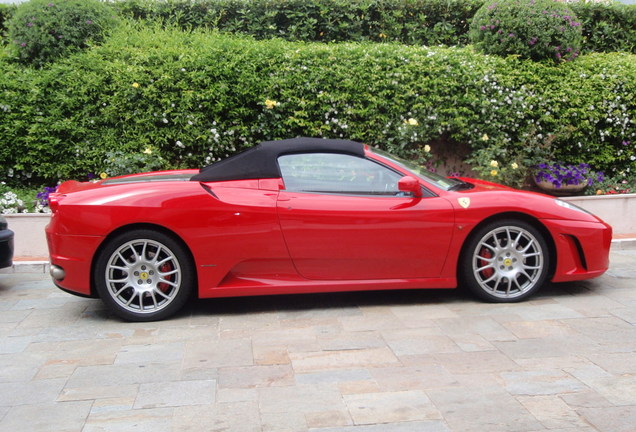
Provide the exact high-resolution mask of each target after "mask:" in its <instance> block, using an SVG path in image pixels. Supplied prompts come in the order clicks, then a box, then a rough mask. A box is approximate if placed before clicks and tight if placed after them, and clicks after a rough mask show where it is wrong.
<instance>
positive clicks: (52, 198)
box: [49, 193, 66, 213]
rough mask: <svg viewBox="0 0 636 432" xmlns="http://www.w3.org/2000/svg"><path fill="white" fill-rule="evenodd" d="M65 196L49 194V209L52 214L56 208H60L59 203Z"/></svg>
mask: <svg viewBox="0 0 636 432" xmlns="http://www.w3.org/2000/svg"><path fill="white" fill-rule="evenodd" d="M65 196H66V195H64V194H59V193H52V194H49V208H50V209H51V211H52V212H53V213H55V212H56V211H57V208H58V207H59V206H60V201H62V200H63V199H64V197H65Z"/></svg>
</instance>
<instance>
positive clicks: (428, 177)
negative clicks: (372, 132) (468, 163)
mask: <svg viewBox="0 0 636 432" xmlns="http://www.w3.org/2000/svg"><path fill="white" fill-rule="evenodd" d="M372 151H373V153H377V154H379V155H380V156H382V157H384V158H386V159H388V160H390V161H391V162H393V163H394V164H396V165H398V166H400V167H402V168H404V169H406V170H408V171H410V172H412V173H413V174H415V175H416V176H417V177H419V178H420V179H422V180H424V181H425V182H428V183H431V184H433V185H435V186H437V187H438V188H440V189H444V190H450V189H451V188H452V187H453V186H456V185H458V184H461V183H462V182H461V181H460V180H455V179H450V178H448V177H444V176H441V175H439V174H436V173H434V172H431V171H429V170H427V169H426V168H424V167H423V166H420V165H417V164H416V163H413V162H411V161H408V160H406V159H402V158H401V157H399V156H395V155H393V154H391V153H388V152H385V151H384V150H380V149H377V148H375V147H373V148H372Z"/></svg>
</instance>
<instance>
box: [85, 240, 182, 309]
mask: <svg viewBox="0 0 636 432" xmlns="http://www.w3.org/2000/svg"><path fill="white" fill-rule="evenodd" d="M95 272H96V273H95V282H96V283H95V286H96V289H97V292H98V293H99V296H100V297H101V299H102V301H104V303H106V305H108V306H109V307H110V308H111V310H112V311H113V312H114V313H115V314H117V315H118V316H120V317H121V318H123V319H126V320H129V321H154V320H160V319H163V318H166V317H168V316H170V315H172V314H174V313H175V312H177V311H178V310H179V309H181V307H182V306H183V305H184V303H185V302H186V301H187V300H188V297H189V296H190V293H191V292H192V289H193V286H194V272H193V265H192V260H191V259H190V256H189V254H188V253H187V252H186V250H185V249H184V247H183V246H182V245H181V244H180V243H179V242H177V241H175V240H174V239H173V238H171V237H169V236H167V235H165V234H163V233H160V232H157V231H152V230H133V231H128V232H125V233H122V234H120V235H118V236H116V237H114V238H112V239H111V240H110V241H108V243H107V244H106V245H105V246H104V248H103V249H102V251H101V253H100V255H99V257H98V259H97V263H96V266H95Z"/></svg>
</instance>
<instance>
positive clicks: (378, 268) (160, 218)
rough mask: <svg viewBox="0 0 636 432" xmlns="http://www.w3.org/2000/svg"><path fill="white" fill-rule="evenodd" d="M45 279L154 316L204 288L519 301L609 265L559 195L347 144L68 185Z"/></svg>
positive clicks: (131, 315) (593, 227) (273, 150)
mask: <svg viewBox="0 0 636 432" xmlns="http://www.w3.org/2000/svg"><path fill="white" fill-rule="evenodd" d="M50 205H51V209H52V210H53V216H52V219H51V223H50V224H49V225H48V226H47V228H46V234H47V241H48V246H49V252H50V259H51V276H52V277H53V279H54V281H55V284H56V285H57V286H58V287H59V288H61V289H63V290H65V291H68V292H71V293H73V294H77V295H82V296H90V297H100V298H101V299H102V301H104V302H105V303H106V304H107V305H108V306H109V307H110V308H111V309H112V311H113V312H114V313H115V314H117V315H118V316H120V317H122V318H124V319H127V320H132V321H150V320H158V319H162V318H165V317H168V316H170V315H172V314H174V313H175V312H177V311H178V310H179V309H180V308H181V307H182V306H183V305H184V303H185V302H186V300H187V299H188V298H189V297H190V296H191V295H193V294H194V295H197V296H198V297H200V298H209V297H226V296H249V295H262V294H288V293H310V292H328V291H351V290H379V289H404V288H454V287H456V286H458V284H461V285H464V286H466V287H468V288H469V289H470V290H472V291H473V292H474V293H475V294H476V295H477V296H479V297H481V298H482V299H485V300H487V301H493V302H515V301H519V300H522V299H525V298H526V297H528V296H530V295H532V294H533V293H535V292H536V291H537V290H538V289H539V288H540V287H541V285H542V284H543V283H544V282H545V281H546V280H551V281H554V282H561V281H574V280H581V279H588V278H593V277H596V276H599V275H601V274H602V273H603V272H604V271H605V270H607V267H608V263H609V262H608V256H609V248H610V242H611V237H612V229H611V227H610V226H609V225H607V224H606V223H604V222H603V221H601V220H600V219H598V218H597V217H595V216H593V215H591V214H589V213H588V212H586V211H585V210H582V209H580V208H578V207H576V206H573V205H571V204H568V203H567V202H564V201H561V200H559V199H555V198H554V197H550V196H546V195H541V194H537V193H532V192H524V191H519V190H515V189H511V188H508V187H504V186H501V185H497V184H493V183H488V182H484V181H480V180H473V179H468V178H461V179H460V178H445V177H441V176H438V175H436V174H434V173H431V172H429V171H427V170H425V169H423V168H421V167H419V166H416V165H413V164H411V163H410V162H408V161H404V160H401V159H399V158H397V157H395V156H392V155H389V154H387V153H385V152H382V151H380V150H377V149H374V148H370V147H368V146H366V145H363V144H360V143H356V142H353V141H346V140H327V139H317V138H296V139H290V140H282V141H270V142H263V143H261V144H259V145H257V146H256V147H253V148H251V149H249V150H247V151H244V152H243V153H240V154H237V155H235V156H232V157H230V158H228V159H225V160H223V161H221V162H217V163H215V164H213V165H210V166H208V167H205V168H203V169H201V170H178V171H162V172H153V173H145V174H135V175H129V176H122V177H116V178H110V179H106V180H102V181H98V182H96V183H79V182H76V181H68V182H65V183H63V184H62V185H61V186H60V187H59V190H58V193H57V194H54V195H52V196H51V199H50Z"/></svg>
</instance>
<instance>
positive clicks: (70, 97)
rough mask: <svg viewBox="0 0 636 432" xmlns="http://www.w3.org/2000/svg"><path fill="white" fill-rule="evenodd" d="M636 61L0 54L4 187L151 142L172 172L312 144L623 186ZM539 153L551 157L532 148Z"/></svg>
mask: <svg viewBox="0 0 636 432" xmlns="http://www.w3.org/2000/svg"><path fill="white" fill-rule="evenodd" d="M634 59H635V57H634V56H633V55H628V54H625V53H614V54H591V55H583V56H581V57H579V59H578V60H577V61H576V62H567V63H564V64H562V65H560V66H559V67H554V65H552V64H549V63H547V62H533V61H528V60H520V59H518V58H514V57H511V58H501V57H498V56H485V55H483V54H478V53H475V52H474V50H473V49H471V48H442V47H435V48H427V47H413V46H404V45H397V44H377V43H343V44H321V43H291V42H285V41H281V40H270V41H255V40H254V39H251V38H242V37H235V36H228V35H221V34H217V33H214V32H212V33H210V32H204V31H194V32H182V31H180V30H178V29H171V28H168V29H165V28H163V27H162V26H159V25H157V26H150V27H148V26H146V27H144V26H137V27H134V26H129V25H124V26H122V27H121V28H119V29H118V30H117V31H115V32H114V33H113V35H112V36H111V37H110V38H109V40H108V41H107V42H106V43H104V44H103V45H101V46H97V47H94V48H93V49H91V50H85V51H82V52H79V53H76V54H75V55H73V56H71V57H69V58H65V59H61V60H59V61H57V62H55V63H53V64H51V65H49V66H47V67H45V68H42V69H40V70H34V69H32V68H24V67H21V66H20V65H17V64H15V63H12V62H9V61H7V60H2V59H0V143H2V145H0V181H2V180H4V181H6V182H7V183H11V184H28V183H31V184H37V185H41V184H47V185H48V184H55V183H56V182H57V181H58V180H59V179H70V178H77V179H86V176H87V174H88V173H101V172H107V171H106V168H107V167H106V166H105V164H104V160H105V159H106V158H107V156H106V155H107V153H108V152H115V151H119V152H123V153H125V154H131V155H133V154H140V153H143V151H144V150H145V149H147V148H148V147H149V146H151V147H152V151H153V155H156V156H157V157H159V156H160V157H161V158H162V160H165V165H162V167H163V166H165V167H168V166H169V167H179V168H181V167H199V166H202V165H205V164H208V163H211V162H213V161H215V160H218V159H220V158H223V157H225V156H226V155H229V154H232V153H234V152H236V151H239V150H241V149H243V148H246V147H249V146H252V145H254V144H256V143H258V142H260V141H262V140H268V139H278V138H290V137H294V136H300V135H304V136H314V137H329V138H339V137H343V138H349V139H354V140H358V141H362V142H366V143H369V144H371V145H375V146H379V147H381V148H385V149H389V150H392V151H396V152H398V153H400V154H402V155H405V156H407V157H416V156H417V155H419V154H421V152H426V149H427V147H426V146H428V147H429V148H430V150H431V153H432V154H433V155H435V154H438V153H439V151H440V150H447V151H448V152H449V153H457V151H456V150H457V149H458V148H460V146H464V145H465V146H467V147H468V149H469V151H470V152H471V153H472V154H473V155H479V157H480V158H481V159H480V160H482V161H483V163H484V164H488V163H490V161H491V160H495V159H496V160H497V161H498V163H499V164H500V165H501V166H511V164H512V163H516V164H517V166H518V169H524V168H527V165H529V164H535V163H537V162H534V160H535V159H537V157H538V159H540V162H548V161H550V160H558V161H561V162H563V163H565V164H578V163H580V162H587V163H589V164H590V165H591V166H592V168H593V169H594V170H601V171H603V172H605V173H606V174H608V176H614V175H615V174H618V173H619V172H625V171H628V170H631V171H635V170H636V123H635V120H636V61H634ZM539 147H544V148H545V150H546V156H545V157H544V158H545V160H541V159H542V157H541V155H537V154H536V153H534V150H533V152H532V153H530V154H526V153H524V151H525V150H523V149H526V148H528V149H535V148H539ZM477 152H480V153H477ZM424 156H428V155H424ZM548 156H549V159H548ZM540 162H539V163H540Z"/></svg>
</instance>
